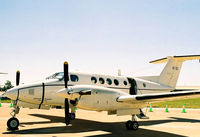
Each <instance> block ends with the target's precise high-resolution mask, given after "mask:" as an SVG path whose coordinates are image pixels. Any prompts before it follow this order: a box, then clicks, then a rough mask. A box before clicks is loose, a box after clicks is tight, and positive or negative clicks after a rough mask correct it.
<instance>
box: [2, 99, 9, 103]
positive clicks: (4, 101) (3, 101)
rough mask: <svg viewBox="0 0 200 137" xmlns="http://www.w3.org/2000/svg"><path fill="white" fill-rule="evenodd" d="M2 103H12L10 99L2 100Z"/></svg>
mask: <svg viewBox="0 0 200 137" xmlns="http://www.w3.org/2000/svg"><path fill="white" fill-rule="evenodd" d="M1 103H11V100H10V99H5V100H1Z"/></svg>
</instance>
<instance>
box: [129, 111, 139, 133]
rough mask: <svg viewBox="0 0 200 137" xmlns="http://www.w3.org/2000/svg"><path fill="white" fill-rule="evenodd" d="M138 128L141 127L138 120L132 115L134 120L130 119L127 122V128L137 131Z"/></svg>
mask: <svg viewBox="0 0 200 137" xmlns="http://www.w3.org/2000/svg"><path fill="white" fill-rule="evenodd" d="M138 128H139V124H138V122H137V121H136V119H135V115H132V121H131V120H129V121H127V122H126V129H127V130H134V131H136V130H138Z"/></svg>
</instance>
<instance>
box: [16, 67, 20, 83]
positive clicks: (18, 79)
mask: <svg viewBox="0 0 200 137" xmlns="http://www.w3.org/2000/svg"><path fill="white" fill-rule="evenodd" d="M19 82H20V71H19V70H18V71H17V72H16V85H17V86H18V85H19Z"/></svg>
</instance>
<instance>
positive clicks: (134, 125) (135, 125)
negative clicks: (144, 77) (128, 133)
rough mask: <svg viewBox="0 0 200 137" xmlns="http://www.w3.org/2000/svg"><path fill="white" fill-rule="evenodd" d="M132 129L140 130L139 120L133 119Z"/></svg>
mask: <svg viewBox="0 0 200 137" xmlns="http://www.w3.org/2000/svg"><path fill="white" fill-rule="evenodd" d="M132 124H133V125H132V130H138V128H139V124H138V122H137V121H132Z"/></svg>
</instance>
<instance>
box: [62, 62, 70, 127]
mask: <svg viewBox="0 0 200 137" xmlns="http://www.w3.org/2000/svg"><path fill="white" fill-rule="evenodd" d="M63 69H64V82H65V89H67V87H68V85H67V84H68V81H69V72H68V62H64V68H63ZM64 104H65V124H66V125H69V124H70V117H69V102H68V99H67V98H65V102H64Z"/></svg>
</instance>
